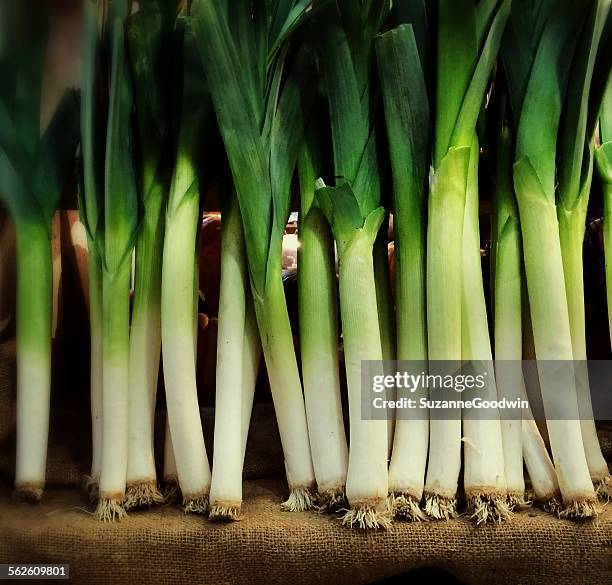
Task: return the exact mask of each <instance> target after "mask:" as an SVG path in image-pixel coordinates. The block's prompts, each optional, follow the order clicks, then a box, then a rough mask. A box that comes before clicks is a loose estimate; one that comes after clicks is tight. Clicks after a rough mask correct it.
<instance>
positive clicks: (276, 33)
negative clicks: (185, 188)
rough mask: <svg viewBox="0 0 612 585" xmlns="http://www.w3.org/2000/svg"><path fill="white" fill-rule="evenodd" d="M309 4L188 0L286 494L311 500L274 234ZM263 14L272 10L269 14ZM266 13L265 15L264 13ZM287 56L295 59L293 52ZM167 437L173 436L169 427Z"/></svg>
mask: <svg viewBox="0 0 612 585" xmlns="http://www.w3.org/2000/svg"><path fill="white" fill-rule="evenodd" d="M307 6H308V3H307V2H303V1H298V0H294V1H290V2H281V1H280V0H276V1H274V2H272V3H271V6H270V3H269V2H264V1H263V0H261V1H256V2H254V3H253V2H251V1H250V0H240V1H238V2H234V3H232V6H231V8H230V6H229V5H228V3H226V2H219V1H217V0H215V1H213V0H196V2H194V4H193V9H192V14H193V27H194V31H195V35H196V39H197V42H198V46H199V50H200V54H201V57H202V61H203V63H204V69H205V72H206V77H207V80H208V84H209V87H210V92H211V95H212V100H213V103H214V106H215V111H216V114H217V120H218V123H219V127H220V130H221V134H222V137H223V141H224V143H225V150H226V152H227V156H228V159H229V163H230V167H231V171H232V176H233V180H234V185H235V188H236V193H237V198H238V203H239V207H240V213H241V216H242V224H243V229H244V238H245V246H246V254H247V263H248V269H249V277H250V283H251V291H252V295H253V301H254V304H255V313H256V316H257V324H258V327H259V333H260V337H261V342H262V346H263V353H264V358H265V361H266V366H267V370H268V377H269V380H270V387H271V390H272V398H273V401H274V406H275V410H276V418H277V421H278V426H279V431H280V436H281V442H282V445H283V452H284V455H285V468H286V472H287V480H288V484H289V490H290V495H289V499H288V500H287V502H286V503H285V504H284V507H285V508H287V509H289V510H304V509H307V508H310V507H311V506H312V505H313V503H314V483H315V478H314V471H313V466H312V460H311V453H310V443H309V439H308V429H307V423H306V412H305V407H304V399H303V396H302V385H301V382H300V377H299V372H298V367H297V360H296V357H295V349H294V347H293V337H292V333H291V327H290V323H289V315H288V313H287V305H286V301H285V296H284V290H283V284H282V269H281V252H282V249H281V246H282V236H283V232H284V229H285V225H286V222H287V218H288V215H289V207H290V183H291V178H292V175H293V171H294V167H295V164H296V160H297V156H298V150H299V147H300V144H301V142H302V135H303V124H304V119H303V116H304V110H303V108H307V107H308V106H307V104H308V102H309V100H310V98H309V91H307V90H306V88H305V81H306V80H307V79H308V76H309V72H310V64H309V63H307V62H305V60H304V55H303V53H301V52H299V51H298V53H297V55H295V59H294V62H293V63H290V62H289V59H288V54H289V52H288V48H287V46H286V44H285V43H284V41H285V39H286V38H287V37H288V36H289V35H290V33H291V31H292V30H293V29H294V28H295V27H296V26H297V25H298V24H299V22H300V21H301V16H302V15H303V14H304V13H305V11H306V8H307ZM268 11H270V12H268ZM269 14H271V18H268V15H269ZM292 56H293V55H292ZM172 439H173V440H175V435H174V430H173V433H172Z"/></svg>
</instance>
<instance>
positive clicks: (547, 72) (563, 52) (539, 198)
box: [503, 0, 596, 517]
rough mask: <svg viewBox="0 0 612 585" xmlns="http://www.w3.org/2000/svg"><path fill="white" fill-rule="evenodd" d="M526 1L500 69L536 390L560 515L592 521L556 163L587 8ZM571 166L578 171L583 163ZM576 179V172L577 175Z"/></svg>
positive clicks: (518, 1)
mask: <svg viewBox="0 0 612 585" xmlns="http://www.w3.org/2000/svg"><path fill="white" fill-rule="evenodd" d="M531 4H532V3H530V2H527V1H526V0H515V7H514V8H515V9H514V10H513V16H512V22H511V26H510V28H509V34H508V35H507V37H506V39H505V41H504V45H505V48H504V53H503V56H504V68H505V71H506V77H507V80H508V89H509V95H510V104H511V107H512V111H513V115H514V118H515V120H516V121H517V122H516V125H517V129H516V153H515V160H516V162H515V163H514V168H513V170H514V172H513V175H514V188H515V191H516V197H517V201H518V207H519V217H520V223H521V232H522V240H523V258H524V262H525V272H526V278H527V289H528V294H529V307H530V313H531V322H532V326H533V336H534V342H535V350H536V357H537V359H538V370H539V379H540V388H541V391H542V399H543V404H544V409H545V412H546V416H547V426H548V433H549V438H550V443H551V447H552V453H553V459H554V462H555V467H556V471H557V477H558V479H559V487H560V490H561V495H562V497H563V505H564V507H565V509H564V510H563V511H562V512H561V513H562V514H563V515H570V516H580V517H582V516H592V515H594V514H595V513H596V496H595V491H594V489H593V483H592V481H591V477H590V474H589V468H588V465H587V461H586V457H585V452H584V447H583V440H582V434H581V427H580V422H579V420H578V416H579V415H578V404H577V398H576V384H575V380H574V368H573V367H572V358H573V348H572V335H571V326H570V318H569V311H568V300H567V295H566V286H565V281H564V267H563V257H562V250H561V243H560V236H559V222H558V219H557V210H556V207H555V183H556V173H555V170H556V165H555V163H556V156H557V129H558V126H559V120H560V116H561V106H562V102H563V98H564V93H565V87H566V84H567V78H568V74H569V69H570V64H571V62H572V55H573V53H574V47H575V45H576V41H577V38H578V34H579V31H580V29H581V27H582V25H583V23H584V21H585V18H586V15H587V13H588V11H589V9H590V8H591V7H593V3H591V2H589V3H575V2H571V1H570V0H563V1H562V2H559V1H554V2H553V1H552V0H551V1H547V2H540V3H538V8H537V10H536V9H535V7H534V6H532V5H531ZM589 5H590V6H589ZM525 19H528V20H527V21H525ZM587 45H590V43H587ZM588 50H590V47H589V49H588ZM517 56H520V58H517ZM583 139H584V136H583ZM581 148H582V147H581ZM579 158H580V157H579ZM576 164H577V165H578V166H579V167H580V166H581V165H582V159H581V158H580V160H578V161H576ZM570 174H571V175H572V176H573V175H574V173H573V172H572V173H570ZM580 174H581V171H579V173H578V175H577V176H578V177H579V175H580ZM573 195H574V196H575V193H574V194H573Z"/></svg>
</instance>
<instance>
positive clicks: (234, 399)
mask: <svg viewBox="0 0 612 585" xmlns="http://www.w3.org/2000/svg"><path fill="white" fill-rule="evenodd" d="M226 207H227V208H226V209H225V210H224V211H223V213H222V232H221V290H220V298H219V329H218V333H217V370H216V401H215V441H214V444H215V450H214V456H213V469H212V481H211V487H210V517H211V518H219V519H230V520H236V519H238V518H240V511H241V506H242V467H243V463H244V451H245V448H246V435H247V433H248V428H249V423H250V419H251V409H252V406H253V395H254V391H255V378H254V377H253V375H252V374H251V375H249V364H250V363H251V359H252V358H250V352H251V347H250V344H251V343H252V341H251V340H250V339H249V337H248V336H249V335H250V336H252V332H249V331H248V327H249V325H248V323H247V322H248V321H249V320H252V317H251V318H249V313H252V312H253V305H252V300H251V295H250V294H249V290H248V286H249V283H248V277H247V265H246V255H245V250H244V236H243V233H242V223H241V219H240V209H239V207H238V200H237V199H236V197H235V196H232V197H230V200H229V202H228V203H227V204H226ZM255 336H257V331H255ZM257 342H258V337H255V343H256V344H257ZM255 353H257V350H256V349H255ZM250 369H251V371H252V369H253V368H252V365H251V368H250Z"/></svg>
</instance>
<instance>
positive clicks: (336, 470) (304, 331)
mask: <svg viewBox="0 0 612 585" xmlns="http://www.w3.org/2000/svg"><path fill="white" fill-rule="evenodd" d="M309 138H310V137H309ZM316 148H317V147H316V142H314V139H310V140H309V139H308V138H307V140H306V141H305V142H304V145H303V146H302V149H301V152H300V157H299V159H298V170H299V175H300V195H301V206H300V224H299V239H300V240H299V241H300V244H299V248H298V302H299V322H300V349H301V355H302V377H303V380H304V401H305V404H306V417H307V420H308V434H309V437H310V447H311V449H312V463H313V466H314V471H315V478H316V480H317V489H318V492H319V499H320V505H321V506H323V507H332V508H333V507H335V506H337V505H338V504H340V503H342V502H343V501H344V500H345V493H344V487H345V485H346V473H347V466H348V447H347V444H346V434H345V431H344V419H343V416H342V403H341V400H340V374H339V361H338V301H337V297H338V293H337V281H336V264H335V258H334V242H333V237H332V234H331V231H330V229H329V225H328V224H327V220H326V219H325V216H324V215H323V213H322V212H321V210H320V209H319V208H317V207H316V205H313V204H314V190H315V180H316V178H317V174H316V168H317V166H318V164H317V162H316V161H317V152H316Z"/></svg>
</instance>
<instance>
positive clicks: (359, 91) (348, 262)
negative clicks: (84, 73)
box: [317, 2, 391, 528]
mask: <svg viewBox="0 0 612 585" xmlns="http://www.w3.org/2000/svg"><path fill="white" fill-rule="evenodd" d="M341 8H342V10H340V11H338V10H337V8H336V10H335V11H334V10H330V12H329V14H328V15H326V19H325V21H324V23H322V26H321V29H322V30H321V34H320V35H319V38H320V48H319V57H320V61H321V65H322V70H323V75H324V79H325V82H326V88H327V95H328V102H329V111H330V118H331V126H332V142H333V153H334V168H335V173H334V174H335V176H336V177H337V178H338V180H337V184H336V186H335V187H325V186H324V183H323V182H322V181H319V183H318V184H319V189H318V190H317V199H318V203H319V206H320V207H321V209H322V210H323V213H324V214H325V216H326V217H327V220H328V222H329V224H330V226H331V229H332V232H333V234H334V238H335V240H336V246H337V250H338V257H339V277H340V282H339V289H340V314H341V321H342V335H343V339H344V357H345V360H344V361H345V368H346V377H347V383H348V398H349V422H350V449H349V462H348V472H347V478H346V496H347V499H348V501H349V504H350V509H349V510H348V511H347V512H346V514H345V515H344V517H343V523H344V524H345V525H349V526H353V525H357V526H359V527H360V528H386V527H387V526H388V525H389V524H390V520H391V518H390V514H389V510H388V505H387V492H388V472H387V456H388V422H387V421H385V420H363V419H362V418H361V366H362V361H363V360H372V361H378V362H381V361H382V360H383V357H385V356H384V354H383V345H384V344H383V339H382V338H383V337H385V336H386V337H388V336H389V330H388V328H387V327H386V325H385V320H386V310H385V304H386V302H387V300H386V299H384V296H385V294H386V293H385V291H384V290H381V288H380V280H379V287H377V286H376V278H375V261H374V254H373V248H374V245H375V242H376V240H377V238H378V233H379V229H380V226H381V225H382V223H383V221H384V219H385V215H386V212H385V209H384V208H383V207H382V206H381V204H380V203H381V185H380V175H379V168H378V162H377V153H376V147H377V135H376V131H375V128H374V119H373V118H374V113H375V112H374V111H373V109H372V103H371V101H370V97H372V92H371V91H370V90H371V88H370V87H369V85H368V84H367V81H366V80H367V79H368V76H369V72H370V63H369V62H370V60H371V59H370V53H371V52H372V50H373V35H374V34H375V33H376V32H377V31H378V29H379V27H380V24H381V22H382V21H383V19H384V18H385V17H386V14H387V12H388V5H387V3H386V2H381V3H378V4H376V5H369V6H368V8H369V11H368V12H365V13H364V14H362V13H361V10H357V9H356V8H355V7H354V6H353V5H351V3H346V2H344V3H342V6H341ZM354 19H357V23H358V24H357V25H356V26H355V25H353V26H349V25H350V24H351V21H352V22H354ZM347 21H348V22H349V25H347ZM369 35H371V36H369ZM355 36H357V38H358V39H359V41H355ZM350 39H352V41H353V43H352V45H351V44H350V43H349V40H350ZM380 241H382V242H383V243H384V240H379V242H380ZM379 245H380V244H379ZM385 248H386V246H385ZM385 262H387V260H386V259H385ZM387 268H388V267H387ZM379 274H380V273H379ZM384 288H386V287H383V289H384ZM381 295H382V296H383V299H381ZM386 357H389V356H386Z"/></svg>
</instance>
